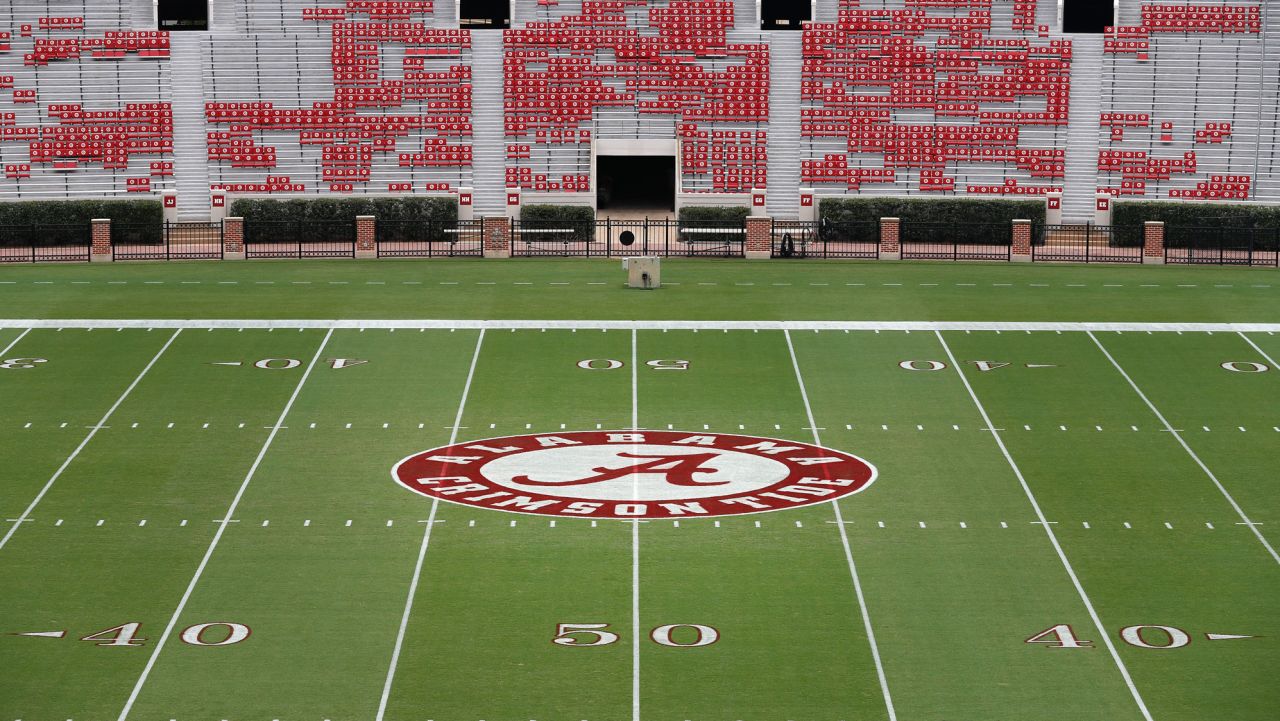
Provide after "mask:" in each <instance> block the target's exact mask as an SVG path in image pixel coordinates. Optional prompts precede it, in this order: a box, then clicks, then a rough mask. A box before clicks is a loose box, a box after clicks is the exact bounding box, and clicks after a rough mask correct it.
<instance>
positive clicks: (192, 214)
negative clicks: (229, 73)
mask: <svg viewBox="0 0 1280 721" xmlns="http://www.w3.org/2000/svg"><path fill="white" fill-rule="evenodd" d="M204 38H205V35H204V33H173V34H172V35H171V36H170V40H169V53H170V58H171V59H170V63H169V67H170V68H171V70H170V73H171V75H170V84H171V87H172V90H171V92H172V93H173V100H172V102H173V161H174V162H173V173H174V180H175V181H176V185H177V189H178V217H179V218H181V219H183V220H208V218H209V210H210V209H209V202H210V200H209V198H210V194H209V152H208V148H207V145H206V142H205V116H204V68H205V65H206V64H207V61H208V59H207V58H206V56H205V45H204Z"/></svg>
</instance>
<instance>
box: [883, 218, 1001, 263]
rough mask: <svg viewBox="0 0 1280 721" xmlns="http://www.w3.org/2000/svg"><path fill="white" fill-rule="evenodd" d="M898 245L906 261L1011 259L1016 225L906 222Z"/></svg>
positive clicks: (901, 228) (899, 230)
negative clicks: (1014, 226)
mask: <svg viewBox="0 0 1280 721" xmlns="http://www.w3.org/2000/svg"><path fill="white" fill-rule="evenodd" d="M898 244H899V248H900V250H901V252H902V258H903V259H904V260H905V259H915V260H1009V259H1010V258H1011V257H1012V253H1013V224H1012V223H913V222H903V223H902V224H901V225H900V226H899V229H898Z"/></svg>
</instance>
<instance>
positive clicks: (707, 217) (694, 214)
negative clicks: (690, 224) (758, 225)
mask: <svg viewBox="0 0 1280 721" xmlns="http://www.w3.org/2000/svg"><path fill="white" fill-rule="evenodd" d="M749 215H751V209H750V208H748V207H747V206H745V205H686V206H684V207H683V208H681V209H680V216H679V217H680V220H681V221H694V222H700V221H710V222H719V223H735V224H737V223H743V222H745V221H746V219H747V216H749Z"/></svg>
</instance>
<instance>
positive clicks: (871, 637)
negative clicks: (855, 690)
mask: <svg viewBox="0 0 1280 721" xmlns="http://www.w3.org/2000/svg"><path fill="white" fill-rule="evenodd" d="M784 337H785V338H786V339H787V351H788V352H789V353H790V354H791V367H792V368H794V369H795V372H796V383H798V384H800V397H801V398H802V399H804V412H805V415H806V416H807V417H808V419H809V428H810V429H811V430H812V432H813V443H814V445H817V446H821V445H822V438H821V437H819V435H818V423H817V421H816V420H815V419H814V417H813V407H812V406H811V405H810V404H809V391H808V389H807V388H806V387H805V384H804V376H803V375H801V373H800V361H799V360H798V359H797V358H796V348H795V345H794V344H792V342H791V332H790V331H785V332H784ZM831 509H832V510H833V511H835V516H836V528H839V529H840V543H841V544H843V546H844V557H845V560H846V561H848V563H849V576H850V577H851V578H852V579H853V592H854V595H855V596H857V598H858V610H859V611H860V612H861V613H862V626H863V628H864V629H866V632H867V643H868V645H870V646H871V657H872V658H873V659H874V660H875V663H876V676H877V677H878V678H879V679H880V691H881V693H883V694H884V706H885V710H887V711H888V712H889V721H897V718H898V714H897V711H895V710H894V707H893V696H892V695H891V694H890V693H889V681H888V679H887V678H886V677H885V674H884V664H883V663H882V662H881V660H880V646H879V645H878V644H877V643H876V633H875V630H874V629H872V627H871V615H870V614H869V613H868V611H867V599H866V597H865V596H864V595H863V593H862V581H861V579H860V578H859V577H858V565H857V564H856V563H854V560H853V550H852V549H851V548H850V546H849V534H848V532H847V531H846V530H845V526H844V515H843V514H842V513H841V512H840V504H839V503H838V502H836V501H832V502H831Z"/></svg>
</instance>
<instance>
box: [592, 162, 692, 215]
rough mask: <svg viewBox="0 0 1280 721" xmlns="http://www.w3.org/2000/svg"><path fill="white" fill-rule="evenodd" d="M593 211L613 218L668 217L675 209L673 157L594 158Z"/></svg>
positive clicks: (674, 164)
mask: <svg viewBox="0 0 1280 721" xmlns="http://www.w3.org/2000/svg"><path fill="white" fill-rule="evenodd" d="M596 208H597V210H598V211H599V213H600V214H601V215H602V216H606V217H614V218H644V217H649V218H663V217H667V216H669V215H671V214H672V213H674V212H675V209H676V158H675V156H674V155H598V156H596Z"/></svg>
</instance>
